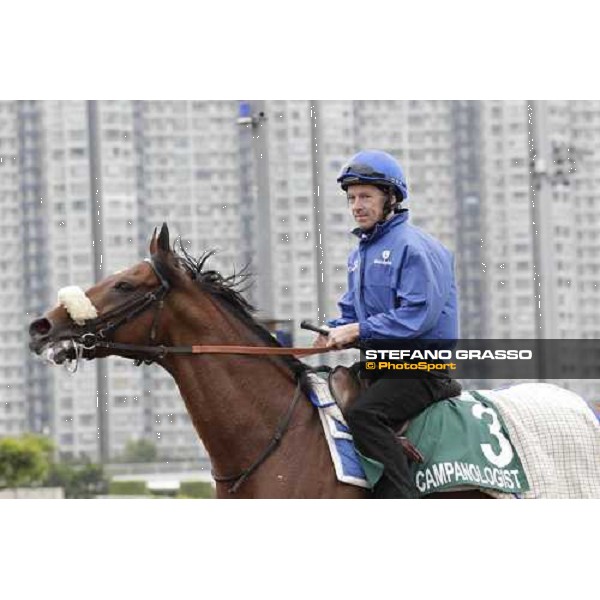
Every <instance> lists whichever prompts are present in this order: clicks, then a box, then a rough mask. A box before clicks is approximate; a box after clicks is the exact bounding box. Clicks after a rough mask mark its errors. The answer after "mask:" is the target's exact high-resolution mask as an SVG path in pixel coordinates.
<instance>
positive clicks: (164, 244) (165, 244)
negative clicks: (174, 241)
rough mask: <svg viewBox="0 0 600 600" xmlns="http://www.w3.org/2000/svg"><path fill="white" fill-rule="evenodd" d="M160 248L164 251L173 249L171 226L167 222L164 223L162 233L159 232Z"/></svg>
mask: <svg viewBox="0 0 600 600" xmlns="http://www.w3.org/2000/svg"><path fill="white" fill-rule="evenodd" d="M158 249H159V250H162V251H163V252H170V250H171V247H170V246H169V228H168V227H167V224H166V223H163V224H162V227H161V228H160V233H159V234H158Z"/></svg>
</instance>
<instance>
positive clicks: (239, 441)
mask: <svg viewBox="0 0 600 600" xmlns="http://www.w3.org/2000/svg"><path fill="white" fill-rule="evenodd" d="M214 316H215V318H216V317H217V315H214ZM219 317H220V318H221V319H222V318H223V315H222V314H221V315H219ZM216 323H218V321H216ZM188 325H191V324H188ZM186 330H187V332H188V333H187V335H186V336H185V338H187V339H185V340H184V339H183V338H181V339H178V338H177V336H175V337H172V339H171V340H170V342H171V343H173V344H174V345H180V344H181V343H182V342H185V343H189V342H190V341H191V340H190V339H189V336H190V331H193V327H191V328H190V327H186ZM223 331H224V333H223V335H220V336H219V343H220V344H222V345H254V346H256V345H258V344H259V343H260V342H258V341H257V339H256V337H255V336H252V335H251V334H250V332H248V331H245V330H244V328H243V325H242V324H241V323H236V322H235V321H232V320H228V322H227V324H226V326H224V327H223ZM191 335H192V336H193V333H192V334H191ZM193 343H198V338H196V341H195V342H193ZM165 367H166V368H167V370H168V371H169V372H170V373H171V375H172V376H173V377H174V379H175V381H176V382H177V385H178V387H179V390H180V392H181V395H182V397H183V399H184V401H185V404H186V407H187V410H188V412H189V414H190V417H191V419H192V422H193V424H194V426H195V428H196V430H197V431H198V434H199V435H200V437H201V439H202V442H203V444H204V446H205V448H206V450H207V451H208V453H209V455H210V458H211V462H212V464H213V467H214V469H215V470H216V471H217V472H218V473H220V474H224V475H232V474H237V473H239V472H240V471H242V470H243V469H244V468H247V467H248V466H249V464H251V463H252V462H253V461H254V460H255V459H256V457H257V456H258V455H259V454H260V452H262V451H263V450H264V448H266V446H267V444H268V443H269V442H270V440H271V439H272V437H273V434H274V432H275V431H276V429H277V426H278V423H279V420H280V419H281V417H282V415H283V414H284V413H285V412H286V410H287V408H288V407H289V404H290V402H291V400H292V397H293V395H294V393H295V389H296V384H295V381H294V379H293V376H292V374H291V371H290V370H289V369H287V368H286V367H285V366H284V365H281V364H280V363H278V362H275V361H274V360H273V359H272V358H269V357H264V356H240V355H228V354H205V355H195V356H188V357H183V356H179V357H170V358H169V359H168V360H167V361H165ZM298 412H300V413H301V412H304V414H305V415H306V412H305V411H298ZM297 416H300V417H301V414H300V415H296V417H297Z"/></svg>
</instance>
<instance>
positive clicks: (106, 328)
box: [73, 258, 333, 494]
mask: <svg viewBox="0 0 600 600" xmlns="http://www.w3.org/2000/svg"><path fill="white" fill-rule="evenodd" d="M145 262H147V263H148V264H149V265H150V267H151V268H152V270H153V271H154V273H155V274H156V277H157V278H158V280H159V282H160V286H159V287H158V288H157V289H155V290H153V291H151V292H147V293H146V294H144V295H143V296H138V297H137V298H135V299H133V300H132V301H130V302H126V303H125V304H124V305H123V306H120V307H117V308H115V309H113V310H112V311H109V312H107V313H106V314H104V315H102V316H100V317H96V318H94V319H89V320H87V321H86V322H85V324H84V325H83V330H82V333H81V334H80V335H79V336H78V337H74V338H73V343H74V346H75V348H76V351H75V352H76V356H77V357H79V356H80V351H79V350H78V349H77V346H78V345H80V346H82V351H81V352H83V351H85V352H87V353H88V356H87V358H94V357H95V350H96V349H97V348H106V349H110V350H120V351H126V352H128V353H129V352H131V353H132V354H133V355H134V356H133V360H134V364H135V365H136V366H139V365H141V364H142V363H145V364H151V363H153V362H155V361H157V360H160V359H162V358H164V357H165V356H166V355H167V354H252V355H276V356H282V355H294V356H309V355H311V354H322V353H324V352H330V351H332V350H333V349H332V348H282V347H268V346H267V347H263V346H215V345H201V346H163V345H155V344H153V342H155V340H156V332H157V329H158V322H159V320H160V314H161V311H162V309H163V307H164V299H165V297H166V296H167V294H168V293H169V291H170V290H171V285H170V284H169V281H168V278H167V277H166V275H165V274H164V273H163V272H161V265H160V263H158V262H156V261H155V260H154V258H146V259H145ZM153 306H155V312H154V317H153V319H152V326H151V327H150V332H149V334H148V344H147V345H145V346H142V345H137V344H124V343H120V342H114V341H112V340H111V337H112V335H113V334H114V332H115V331H116V330H117V329H118V328H119V327H121V326H122V325H125V324H126V323H129V322H131V321H133V320H134V319H135V318H136V317H138V316H139V315H141V314H142V313H144V312H145V311H147V310H148V309H150V308H152V307H153ZM300 384H301V380H300V378H298V380H297V382H296V389H295V392H294V396H293V398H292V401H291V403H290V405H289V407H288V409H287V411H286V412H285V414H284V415H283V416H282V417H281V419H280V420H279V423H278V425H277V428H276V430H275V433H274V434H273V437H272V438H271V440H270V441H269V443H268V444H267V446H266V448H265V449H264V450H263V451H262V452H261V453H260V455H259V456H258V458H257V459H256V460H255V461H254V462H253V463H252V464H251V465H250V466H249V467H247V468H246V469H244V470H243V471H242V472H241V473H238V474H236V475H231V476H223V475H218V474H216V473H215V472H214V471H213V473H212V475H213V478H214V480H215V481H217V482H232V485H231V486H230V487H229V493H230V494H233V493H235V492H236V491H237V490H238V489H239V487H240V486H241V485H242V484H243V483H244V481H246V480H247V479H248V478H249V477H250V475H251V474H252V473H253V472H254V471H256V469H258V467H259V466H260V465H261V464H262V463H263V462H264V461H265V460H266V459H267V457H268V456H269V455H270V454H272V453H273V451H274V450H275V448H277V446H278V445H279V443H280V441H281V439H282V438H283V436H284V434H285V432H286V431H287V429H288V427H289V424H290V422H291V419H292V415H293V412H294V409H295V407H296V405H297V404H298V401H299V399H300V397H301V385H300Z"/></svg>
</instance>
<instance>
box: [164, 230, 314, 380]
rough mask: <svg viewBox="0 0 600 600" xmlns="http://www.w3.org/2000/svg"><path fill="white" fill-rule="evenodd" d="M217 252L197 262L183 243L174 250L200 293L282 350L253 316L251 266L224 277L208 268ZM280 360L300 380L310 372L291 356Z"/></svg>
mask: <svg viewBox="0 0 600 600" xmlns="http://www.w3.org/2000/svg"><path fill="white" fill-rule="evenodd" d="M216 252H217V251H216V250H215V249H209V250H205V251H204V252H203V253H202V254H201V255H200V256H199V257H198V258H194V257H193V256H192V255H191V254H190V253H189V252H188V251H187V250H186V249H185V248H184V247H183V244H182V243H181V239H179V249H176V248H173V253H174V254H175V257H176V259H177V262H178V263H179V265H180V266H181V267H182V268H183V269H184V270H185V271H187V273H188V274H189V276H190V277H191V278H192V280H193V281H195V282H196V284H197V285H198V287H199V288H200V289H202V290H203V291H206V292H208V293H209V294H211V295H212V296H214V297H215V298H217V299H219V300H222V305H223V306H225V307H226V308H227V309H228V310H229V311H230V312H232V313H233V315H234V316H236V317H237V318H238V319H239V320H240V321H242V323H243V324H244V325H246V326H247V327H248V328H249V329H250V330H251V331H252V332H253V333H255V334H256V335H257V336H258V337H259V339H260V340H262V341H263V342H264V343H265V345H266V346H276V347H281V344H280V343H279V342H278V341H277V340H276V339H275V338H274V337H273V336H272V335H271V333H270V332H269V331H267V329H265V328H264V327H263V326H262V325H261V324H260V323H258V322H257V321H256V319H255V318H254V316H253V313H254V312H256V308H255V307H254V306H253V305H252V304H251V303H250V302H249V301H248V300H247V299H246V298H245V297H244V296H243V295H242V294H243V292H245V291H246V290H247V289H248V288H249V287H250V286H251V285H252V274H251V273H250V272H249V271H248V265H245V266H244V267H243V268H242V269H241V270H240V271H239V272H237V273H236V272H235V271H234V272H233V274H232V275H229V276H228V277H224V276H223V275H221V273H219V272H218V271H215V270H213V269H207V268H206V263H207V261H208V260H209V259H210V257H211V256H214V255H215V254H216ZM278 358H280V359H282V361H283V362H284V363H285V364H286V365H287V366H288V367H289V368H290V369H291V370H292V372H293V373H294V375H296V376H300V375H302V374H303V373H305V372H306V371H307V370H308V369H309V367H308V365H305V364H304V363H303V362H301V361H300V360H298V359H297V358H295V357H294V356H292V355H291V354H290V355H289V356H280V357H278Z"/></svg>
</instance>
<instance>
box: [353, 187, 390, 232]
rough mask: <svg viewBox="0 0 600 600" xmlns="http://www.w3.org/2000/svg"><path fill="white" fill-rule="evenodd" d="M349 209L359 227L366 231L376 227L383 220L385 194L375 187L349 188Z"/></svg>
mask: <svg viewBox="0 0 600 600" xmlns="http://www.w3.org/2000/svg"><path fill="white" fill-rule="evenodd" d="M347 197H348V207H349V208H350V210H351V211H352V216H353V217H354V220H355V221H356V223H357V225H358V226H359V227H360V228H361V229H364V230H369V229H372V228H373V227H375V224H376V223H377V222H378V221H381V220H382V219H383V205H384V203H385V194H384V193H383V192H382V191H381V190H380V189H379V188H377V187H375V186H374V185H364V184H356V185H350V186H348V191H347Z"/></svg>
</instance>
